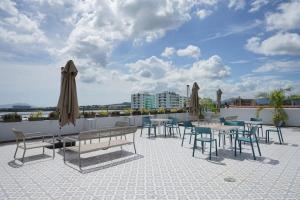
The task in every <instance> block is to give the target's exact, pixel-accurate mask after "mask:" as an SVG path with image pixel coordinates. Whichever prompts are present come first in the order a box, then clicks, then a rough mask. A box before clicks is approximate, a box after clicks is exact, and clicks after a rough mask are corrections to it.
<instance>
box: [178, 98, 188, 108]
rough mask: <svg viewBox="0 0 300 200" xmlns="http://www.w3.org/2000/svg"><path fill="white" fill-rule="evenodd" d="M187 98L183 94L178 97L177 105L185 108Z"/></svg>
mask: <svg viewBox="0 0 300 200" xmlns="http://www.w3.org/2000/svg"><path fill="white" fill-rule="evenodd" d="M187 101H188V98H187V97H184V96H180V97H179V107H180V108H186V107H187V106H188V105H186V104H187V103H188V102H187Z"/></svg>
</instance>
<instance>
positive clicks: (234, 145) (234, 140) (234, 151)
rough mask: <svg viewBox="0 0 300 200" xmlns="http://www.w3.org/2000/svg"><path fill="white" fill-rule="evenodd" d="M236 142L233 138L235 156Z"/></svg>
mask: <svg viewBox="0 0 300 200" xmlns="http://www.w3.org/2000/svg"><path fill="white" fill-rule="evenodd" d="M236 142H237V140H236V139H235V140H234V156H236Z"/></svg>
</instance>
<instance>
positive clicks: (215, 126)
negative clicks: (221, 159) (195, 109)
mask: <svg viewBox="0 0 300 200" xmlns="http://www.w3.org/2000/svg"><path fill="white" fill-rule="evenodd" d="M192 124H193V125H194V126H195V127H206V128H210V129H211V130H213V131H215V132H218V133H220V134H223V136H224V137H220V138H223V149H224V147H225V135H226V134H229V133H230V131H231V130H238V129H239V127H237V126H227V125H223V124H220V123H208V124H199V123H198V122H193V123H192ZM230 146H231V147H232V144H230Z"/></svg>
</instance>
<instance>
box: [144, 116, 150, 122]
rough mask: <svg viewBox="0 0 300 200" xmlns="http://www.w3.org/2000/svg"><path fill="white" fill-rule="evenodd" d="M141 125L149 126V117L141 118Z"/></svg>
mask: <svg viewBox="0 0 300 200" xmlns="http://www.w3.org/2000/svg"><path fill="white" fill-rule="evenodd" d="M142 123H143V124H151V120H150V117H149V116H147V117H143V118H142Z"/></svg>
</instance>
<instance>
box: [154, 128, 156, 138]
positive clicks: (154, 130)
mask: <svg viewBox="0 0 300 200" xmlns="http://www.w3.org/2000/svg"><path fill="white" fill-rule="evenodd" d="M154 136H155V137H156V127H154Z"/></svg>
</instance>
